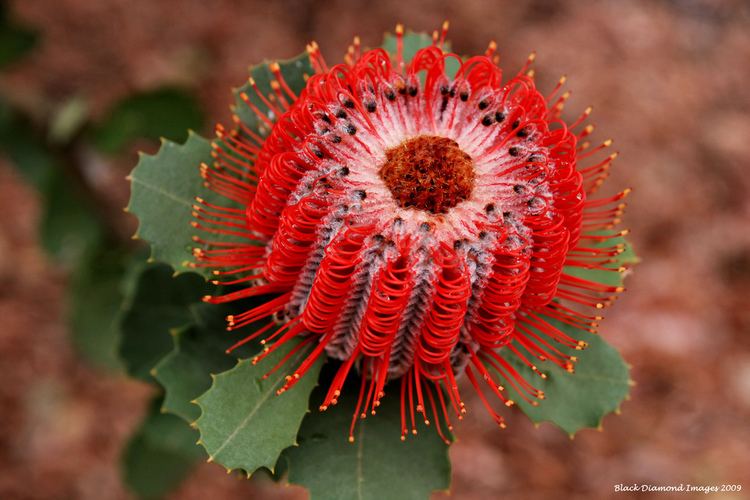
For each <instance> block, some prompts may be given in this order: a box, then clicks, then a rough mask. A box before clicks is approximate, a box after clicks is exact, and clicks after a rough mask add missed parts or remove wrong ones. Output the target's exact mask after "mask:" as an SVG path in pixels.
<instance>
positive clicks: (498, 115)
mask: <svg viewBox="0 0 750 500" xmlns="http://www.w3.org/2000/svg"><path fill="white" fill-rule="evenodd" d="M503 120H505V113H503V112H502V111H498V112H497V113H495V121H496V122H497V123H500V122H502V121H503Z"/></svg>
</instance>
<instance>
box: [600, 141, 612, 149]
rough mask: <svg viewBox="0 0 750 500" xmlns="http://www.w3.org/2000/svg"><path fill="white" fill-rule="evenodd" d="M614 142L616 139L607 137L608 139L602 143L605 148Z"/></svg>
mask: <svg viewBox="0 0 750 500" xmlns="http://www.w3.org/2000/svg"><path fill="white" fill-rule="evenodd" d="M613 142H614V141H613V140H612V139H607V140H606V141H604V142H603V143H602V146H604V147H605V148H608V147H610V146H611V145H612V143H613Z"/></svg>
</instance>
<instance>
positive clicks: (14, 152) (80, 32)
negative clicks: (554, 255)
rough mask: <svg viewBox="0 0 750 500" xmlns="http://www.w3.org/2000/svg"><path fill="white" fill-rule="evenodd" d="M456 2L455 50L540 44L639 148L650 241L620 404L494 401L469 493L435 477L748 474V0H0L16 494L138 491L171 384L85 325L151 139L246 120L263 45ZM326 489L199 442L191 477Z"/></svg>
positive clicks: (570, 492) (509, 493) (211, 494)
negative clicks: (150, 430) (579, 424)
mask: <svg viewBox="0 0 750 500" xmlns="http://www.w3.org/2000/svg"><path fill="white" fill-rule="evenodd" d="M444 19H449V20H450V21H451V30H450V34H449V38H450V39H451V41H452V43H453V48H454V50H455V51H457V52H458V53H462V54H472V53H477V52H481V51H483V50H484V49H485V47H486V45H487V43H488V42H489V41H490V40H492V39H494V40H496V41H497V43H498V47H499V50H500V54H501V58H502V65H503V67H504V68H506V71H508V72H510V73H514V72H515V71H516V69H517V68H518V67H520V65H521V64H522V63H523V61H524V60H525V59H526V56H527V54H528V53H529V52H530V51H531V50H536V51H537V52H538V57H537V63H536V70H537V82H538V84H539V85H540V86H541V87H542V88H543V89H544V88H547V89H551V88H552V86H553V85H554V83H555V82H556V81H557V79H558V78H559V76H560V75H562V74H567V75H568V77H569V78H568V86H569V88H571V89H572V90H573V96H572V98H571V100H570V104H569V106H568V109H570V110H571V111H570V113H571V115H572V114H574V113H575V112H576V111H580V110H582V109H584V108H585V107H586V106H588V105H593V106H594V108H595V109H594V114H593V120H592V122H593V123H594V124H596V126H597V132H596V135H595V138H597V139H600V140H604V139H607V138H609V137H611V138H613V139H614V140H615V149H616V150H618V151H619V152H620V157H619V159H618V160H617V161H616V162H615V168H614V169H613V173H612V176H611V179H610V181H609V182H608V184H609V186H610V187H609V191H610V192H613V191H614V190H616V189H617V190H619V189H621V188H622V187H625V186H630V187H632V188H633V189H634V192H633V194H632V195H631V198H630V204H629V210H628V213H627V215H626V226H627V227H629V228H631V229H632V235H631V241H632V242H633V244H634V246H635V249H636V251H637V252H638V253H639V255H640V256H641V257H642V259H643V262H642V264H640V265H639V266H637V267H636V268H635V270H634V271H633V272H632V275H631V276H630V277H629V280H628V282H627V286H628V288H629V291H628V293H625V294H624V296H623V297H622V298H621V300H620V301H618V303H617V304H615V306H614V307H613V308H612V309H611V310H610V311H609V314H608V317H607V320H606V321H605V322H604V323H603V326H602V328H601V330H600V332H601V333H602V334H603V335H604V336H605V337H606V338H607V340H608V341H609V342H611V343H612V344H614V345H615V346H617V347H618V348H619V349H621V351H622V353H623V355H624V357H625V359H626V360H627V361H628V362H629V363H630V364H632V376H633V378H634V379H635V381H636V382H637V385H636V386H635V387H634V388H633V391H632V394H631V398H630V400H629V401H627V402H625V403H624V404H623V406H622V413H621V415H610V416H607V417H606V418H605V419H604V423H603V430H602V432H597V430H585V431H583V432H581V433H580V434H578V435H577V436H576V438H575V439H574V440H570V439H569V438H568V436H567V435H565V434H564V433H563V432H561V431H559V430H558V429H557V428H554V427H552V426H551V425H548V424H544V425H542V426H540V427H539V428H538V429H535V428H534V426H533V425H532V424H531V423H530V422H529V421H528V420H527V419H526V418H525V417H524V416H523V415H521V414H520V412H512V413H510V415H509V417H510V418H509V420H510V421H509V428H508V429H507V430H506V431H503V432H499V431H497V430H496V428H495V427H494V426H493V425H490V422H489V418H488V417H487V416H486V415H485V414H484V413H483V412H481V411H476V412H472V413H471V414H470V416H469V418H467V419H466V420H464V422H463V424H462V425H461V426H459V428H458V430H457V435H458V442H457V443H455V444H454V445H453V446H452V447H451V457H452V462H453V492H452V493H451V495H450V496H449V497H448V496H446V495H445V494H436V498H452V499H456V500H458V499H479V498H482V499H484V498H501V497H504V498H529V499H536V498H539V499H542V498H561V497H562V498H591V497H593V498H606V497H609V496H618V495H616V494H615V493H613V485H614V484H618V483H624V484H632V483H637V484H641V483H651V484H679V483H692V484H709V485H717V484H723V483H731V484H743V483H744V487H745V490H746V491H745V492H743V493H744V494H745V495H747V493H746V492H747V491H748V490H750V473H748V471H750V450H749V448H748V447H749V446H750V445H749V444H748V443H750V425H748V423H749V422H750V306H749V304H748V297H750V196H749V195H748V193H750V98H748V90H747V89H748V82H750V5H749V4H748V2H747V1H746V0H715V1H712V0H671V1H661V2H650V1H640V2H639V1H615V0H612V1H598V2H562V1H544V0H535V1H530V2H519V1H514V0H507V1H481V0H461V1H452V2H451V1H447V0H436V1H417V0H412V1H403V0H380V1H379V2H377V4H373V3H371V2H367V1H364V0H321V1H313V0H279V1H276V2H261V1H239V0H236V1H232V0H220V1H216V2H204V1H198V0H195V1H179V0H160V1H158V2H154V1H150V0H97V1H94V0H54V1H53V0H35V1H34V2H23V1H11V2H5V3H3V9H2V13H1V14H0V31H1V33H0V66H1V67H0V374H1V376H2V383H0V408H1V409H0V429H2V432H0V498H2V499H27V498H28V499H48V498H55V499H57V498H81V499H89V498H90V499H101V498H107V499H119V498H128V497H129V494H128V493H127V490H126V488H125V487H124V486H123V485H122V483H121V479H120V471H119V467H120V466H119V457H120V455H121V453H122V449H123V446H124V443H125V442H126V440H127V439H128V436H129V435H130V433H131V432H132V429H133V427H134V426H135V425H136V423H137V422H138V421H139V419H140V418H141V415H142V414H143V413H144V412H145V411H146V407H147V405H148V401H149V398H150V395H151V392H152V389H150V388H149V386H147V385H146V384H143V383H140V382H137V381H133V380H132V379H127V378H126V377H125V376H123V375H117V374H116V372H115V373H112V372H111V371H107V370H106V369H104V368H102V367H101V366H100V367H97V366H96V365H97V364H100V365H106V359H104V358H106V356H105V355H99V357H97V356H98V355H97V353H85V352H84V353H80V352H78V351H77V350H76V349H75V348H74V346H75V345H77V343H80V339H78V340H77V339H76V338H75V337H74V338H73V339H72V340H73V342H71V335H70V333H69V332H70V330H71V325H72V326H74V327H76V331H78V332H83V333H81V335H84V336H85V335H93V336H95V337H96V336H97V335H100V334H101V330H104V329H106V328H107V323H108V321H107V319H106V318H108V317H109V318H110V319H109V322H111V316H112V315H111V314H109V316H107V311H106V310H104V311H99V312H101V313H102V315H103V316H102V317H103V318H105V319H103V320H102V321H101V322H99V323H94V325H93V326H92V325H86V324H82V321H83V322H85V320H82V319H81V318H82V317H84V316H85V314H84V313H86V312H87V310H89V309H99V308H98V306H97V304H98V303H97V299H99V298H101V293H98V292H97V290H91V289H90V287H89V288H86V287H85V286H84V285H85V284H86V283H87V280H88V279H89V275H90V274H92V273H95V274H97V275H99V274H101V273H100V272H99V268H100V267H104V268H106V265H105V264H104V262H106V259H105V258H104V257H102V255H108V252H110V250H108V248H109V247H108V246H107V245H108V244H104V243H101V242H111V241H117V242H128V241H129V236H130V234H132V232H133V230H134V226H135V224H134V221H133V220H132V219H131V218H130V217H129V216H128V215H127V214H124V213H123V212H122V207H124V206H125V205H126V203H127V198H128V192H129V189H128V185H127V183H126V181H125V180H124V177H125V175H126V174H127V173H128V172H129V170H130V169H131V168H132V167H133V166H134V165H135V163H136V162H137V151H139V150H143V151H145V152H148V153H154V152H155V151H156V150H157V149H158V141H157V140H155V138H156V137H158V136H160V135H164V136H167V137H170V138H174V139H180V140H182V138H184V137H185V134H184V133H183V130H184V129H185V128H186V127H188V126H189V127H193V128H195V129H197V130H199V131H202V132H203V133H210V131H211V129H212V124H213V123H215V122H217V121H221V122H227V121H228V119H229V117H230V113H229V108H228V105H229V104H230V102H231V95H230V88H231V87H234V86H238V85H240V84H242V83H243V82H244V80H245V78H246V76H247V66H248V65H249V64H252V63H255V62H259V61H261V60H262V59H264V58H286V57H291V56H293V55H296V54H297V53H299V52H301V50H302V49H303V48H304V46H305V44H306V43H307V42H308V41H310V40H313V39H314V40H316V41H318V43H319V44H320V45H321V47H322V50H323V53H324V55H325V56H326V58H327V59H328V60H329V61H336V60H338V59H340V58H341V56H342V55H343V53H344V51H345V49H346V46H347V45H348V43H349V42H350V40H351V38H352V36H353V35H355V34H359V35H360V36H361V37H362V40H363V43H364V44H365V45H368V46H376V45H378V44H379V43H380V41H381V37H382V35H383V33H384V32H385V31H390V30H392V29H393V27H394V25H395V24H396V22H403V23H404V24H405V25H406V26H407V27H409V28H411V29H413V30H416V31H432V30H433V29H435V28H437V27H439V26H440V23H441V22H442V21H443V20H444ZM52 166H54V168H53V167H52ZM45 168H47V170H44V169H45ZM50 171H53V172H55V173H54V174H50ZM60 172H61V173H60ZM90 208H94V210H93V212H92V211H91V210H89V209H90ZM92 213H93V214H94V216H93V217H95V219H96V221H91V220H90V219H91V217H92V215H91V214H92ZM102 228H103V229H102ZM91 241H96V242H98V243H96V244H95V245H94V246H93V247H92V245H91ZM118 244H119V245H121V246H122V245H127V244H128V243H118ZM91 248H95V250H91ZM110 253H111V252H110ZM86 258H89V259H91V260H90V261H86V260H85V259H86ZM82 259H84V260H82ZM87 262H88V264H87ZM82 263H83V264H82ZM92 270H95V271H92ZM109 271H112V270H111V269H109ZM101 272H102V273H106V272H107V269H104V270H103V271H101ZM112 272H114V271H112ZM81 289H84V290H85V291H84V292H83V293H82V294H81V293H76V290H81ZM81 295H82V296H81ZM97 338H98V337H97ZM82 354H83V355H82ZM87 354H88V357H89V358H93V359H94V361H95V362H94V363H91V362H88V361H85V358H86V355H87ZM97 360H98V361H97ZM469 404H470V405H471V403H469ZM304 495H305V494H304V492H303V490H301V489H298V488H296V487H279V486H276V485H273V484H270V483H264V482H262V481H260V482H258V481H253V482H249V481H245V480H243V479H239V478H237V477H235V476H228V475H226V474H224V473H223V469H222V468H219V467H217V466H215V465H211V464H203V465H200V466H199V467H198V468H197V469H196V470H195V473H194V474H193V475H191V476H190V477H189V479H188V480H187V481H185V482H184V483H183V484H182V485H181V487H180V488H179V490H178V491H176V492H175V493H173V494H171V496H170V498H174V499H193V498H195V499H197V498H212V499H221V498H226V499H235V498H243V499H247V498H304ZM620 495H622V494H620Z"/></svg>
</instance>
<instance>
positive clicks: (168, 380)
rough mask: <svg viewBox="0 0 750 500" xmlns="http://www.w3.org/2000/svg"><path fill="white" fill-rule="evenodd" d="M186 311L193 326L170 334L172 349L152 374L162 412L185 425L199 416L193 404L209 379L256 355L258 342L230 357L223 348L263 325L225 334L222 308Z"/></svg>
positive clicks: (193, 307) (196, 307) (204, 306)
mask: <svg viewBox="0 0 750 500" xmlns="http://www.w3.org/2000/svg"><path fill="white" fill-rule="evenodd" d="M239 307H243V306H242V305H240V306H239ZM190 308H191V310H192V313H193V316H194V317H195V318H197V319H196V322H195V323H194V324H192V325H190V326H188V327H185V328H182V329H177V330H172V340H173V342H174V347H173V349H172V351H171V352H170V353H169V354H167V355H166V356H165V357H164V358H163V359H162V360H161V361H159V364H157V365H156V366H155V367H154V369H153V370H152V375H153V376H154V378H156V380H157V381H158V382H159V383H160V384H161V385H162V387H164V391H165V394H166V395H165V398H164V406H163V407H162V409H163V410H164V411H167V412H170V413H174V414H175V415H177V416H179V417H181V418H183V419H185V420H186V421H187V422H188V423H191V422H194V421H195V420H196V419H197V418H198V417H199V416H200V409H199V408H198V406H197V405H195V404H194V403H193V400H194V399H195V398H197V397H198V396H200V395H201V394H203V393H204V392H206V391H207V390H208V389H209V388H210V387H211V381H212V378H211V375H212V374H215V373H220V372H223V371H226V370H228V369H230V368H232V366H234V365H235V364H236V363H237V359H236V358H238V357H243V356H244V357H247V356H250V355H252V354H254V353H256V352H257V348H258V341H253V342H249V343H247V344H245V346H242V347H240V348H238V349H236V350H234V351H233V352H232V354H231V355H229V354H227V353H226V350H227V348H229V347H230V346H232V345H233V344H234V343H236V342H237V341H238V340H240V339H243V338H244V337H246V336H247V335H250V334H251V333H252V332H253V331H255V330H256V329H257V328H259V327H260V326H261V325H262V324H265V321H262V322H258V323H255V324H253V325H251V326H250V327H248V328H243V329H241V330H237V331H233V332H232V333H229V332H227V331H226V319H225V318H226V315H227V312H228V310H227V309H226V308H224V307H221V306H217V305H212V304H195V305H191V306H190ZM249 308H250V306H248V309H249Z"/></svg>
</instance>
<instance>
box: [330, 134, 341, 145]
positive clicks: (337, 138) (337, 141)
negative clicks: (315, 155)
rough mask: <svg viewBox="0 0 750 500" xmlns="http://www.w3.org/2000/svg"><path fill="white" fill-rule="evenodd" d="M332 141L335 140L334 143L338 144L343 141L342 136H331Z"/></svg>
mask: <svg viewBox="0 0 750 500" xmlns="http://www.w3.org/2000/svg"><path fill="white" fill-rule="evenodd" d="M331 142H333V143H334V144H338V143H339V142H341V136H339V135H334V136H333V137H331Z"/></svg>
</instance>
